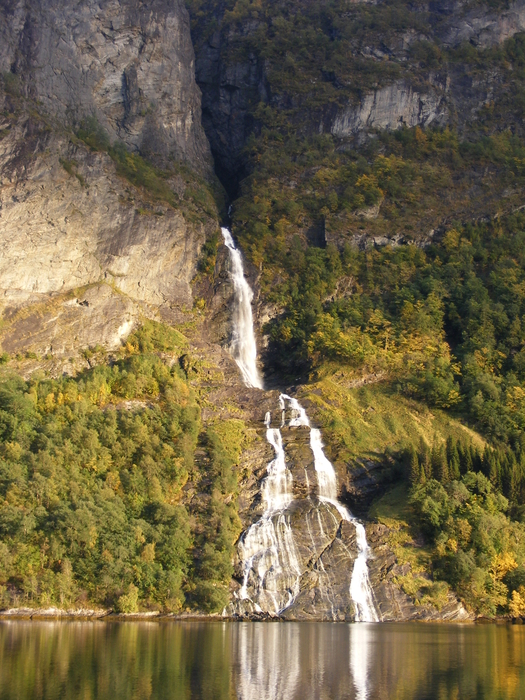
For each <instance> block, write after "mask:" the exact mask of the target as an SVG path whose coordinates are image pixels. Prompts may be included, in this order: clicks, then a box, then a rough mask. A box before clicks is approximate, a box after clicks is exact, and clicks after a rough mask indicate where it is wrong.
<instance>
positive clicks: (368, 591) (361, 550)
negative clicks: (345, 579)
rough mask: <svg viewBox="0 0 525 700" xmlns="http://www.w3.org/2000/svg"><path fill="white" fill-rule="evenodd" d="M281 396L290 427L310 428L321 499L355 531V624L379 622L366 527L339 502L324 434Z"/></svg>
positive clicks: (352, 595) (295, 403)
mask: <svg viewBox="0 0 525 700" xmlns="http://www.w3.org/2000/svg"><path fill="white" fill-rule="evenodd" d="M281 397H282V399H284V400H287V401H289V403H290V406H291V409H292V418H291V420H290V422H289V424H288V425H290V426H293V425H305V426H308V427H309V428H310V447H311V449H312V453H313V455H314V466H315V472H316V475H317V483H318V485H319V500H320V501H324V502H325V503H330V504H331V505H333V506H334V508H336V509H337V511H338V512H339V514H340V516H341V517H342V518H343V520H347V521H349V522H351V523H352V524H353V525H354V527H355V530H356V544H357V559H356V560H355V562H354V568H353V571H352V578H351V579H350V598H351V599H352V601H353V603H354V605H355V610H356V616H355V620H356V622H378V621H379V618H378V616H377V613H376V609H375V605H374V599H373V595H372V588H371V586H370V580H369V578H368V564H367V560H368V557H369V555H370V548H369V546H368V542H367V541H366V532H365V528H364V527H363V525H362V523H360V522H359V521H358V520H356V519H355V518H354V517H353V516H352V515H351V514H350V512H349V511H348V509H347V508H346V507H345V506H344V505H343V504H342V503H339V501H338V500H337V477H336V474H335V469H334V468H333V466H332V463H331V462H330V461H329V460H328V459H327V457H326V455H325V453H324V451H323V442H322V439H321V431H320V430H318V429H317V428H311V427H310V421H309V419H308V416H307V414H306V411H305V409H304V408H303V407H302V406H301V404H300V403H299V402H298V401H297V399H294V398H292V397H291V396H287V395H286V394H281Z"/></svg>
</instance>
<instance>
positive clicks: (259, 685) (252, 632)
mask: <svg viewBox="0 0 525 700" xmlns="http://www.w3.org/2000/svg"><path fill="white" fill-rule="evenodd" d="M234 634H235V636H236V637H237V644H236V646H237V649H238V654H239V666H240V669H241V673H240V674H239V676H238V685H237V697H238V698H239V700H285V699H286V700H288V699H289V698H295V697H297V695H296V691H297V689H298V686H299V682H300V678H301V670H302V669H301V661H300V649H299V639H298V637H297V634H296V630H294V629H293V628H292V627H291V626H288V625H277V624H273V625H272V624H269V625H261V624H257V623H255V624H252V623H241V624H240V625H239V626H238V628H237V629H236V630H234Z"/></svg>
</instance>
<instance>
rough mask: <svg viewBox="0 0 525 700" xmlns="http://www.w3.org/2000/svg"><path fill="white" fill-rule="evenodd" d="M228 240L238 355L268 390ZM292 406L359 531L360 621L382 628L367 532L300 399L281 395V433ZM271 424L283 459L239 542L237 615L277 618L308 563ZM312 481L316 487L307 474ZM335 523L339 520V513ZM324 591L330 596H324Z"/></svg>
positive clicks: (332, 490)
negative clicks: (263, 614)
mask: <svg viewBox="0 0 525 700" xmlns="http://www.w3.org/2000/svg"><path fill="white" fill-rule="evenodd" d="M222 234H223V237H224V242H225V244H226V246H227V247H228V250H229V252H230V260H231V266H232V271H231V277H232V280H233V286H234V293H235V308H234V314H233V340H232V344H231V351H232V354H233V357H234V358H235V360H236V362H237V364H238V366H239V368H240V370H241V372H242V376H243V379H244V382H245V384H246V385H247V386H249V387H253V388H259V389H262V379H261V377H260V375H259V372H258V369H257V348H256V344H255V334H254V330H253V316H252V308H251V302H252V299H253V293H252V291H251V289H250V286H249V285H248V283H247V282H246V280H245V278H244V272H243V264H242V257H241V254H240V252H239V251H238V250H237V248H236V247H235V244H234V242H233V239H232V236H231V234H230V232H229V231H228V229H226V228H223V229H222ZM286 401H288V403H289V405H290V408H291V410H292V418H291V420H290V421H289V426H290V427H299V426H306V427H308V428H310V448H311V451H312V454H313V457H314V466H315V472H316V476H317V482H318V485H319V501H320V502H321V503H325V504H330V505H331V506H333V507H334V508H335V509H336V511H337V512H338V513H339V515H340V516H341V518H342V519H343V520H346V521H348V522H351V523H353V524H354V526H355V529H356V543H357V552H358V555H357V558H356V559H355V561H354V566H353V570H352V577H351V581H350V590H349V592H350V598H351V600H352V602H353V603H354V608H355V614H354V618H355V620H356V622H377V621H378V617H377V613H376V611H375V607H374V602H373V597H372V591H371V587H370V582H369V579H368V566H367V559H368V555H369V548H368V544H367V541H366V533H365V529H364V527H363V525H362V524H361V523H359V522H358V521H357V520H356V519H355V518H353V517H352V516H351V515H350V513H349V512H348V510H347V509H346V508H345V507H344V506H343V505H342V504H341V503H339V501H338V500H337V481H336V474H335V471H334V468H333V466H332V464H331V463H330V462H329V460H328V459H327V458H326V456H325V454H324V452H323V443H322V440H321V433H320V431H319V430H317V429H315V428H311V426H310V421H309V419H308V416H307V414H306V410H305V409H304V408H303V407H302V406H301V405H300V404H299V402H298V401H297V399H294V398H292V397H290V396H287V395H286V394H281V396H280V397H279V409H280V411H281V416H282V421H281V427H284V425H285V408H286ZM265 422H266V427H267V430H266V439H267V440H268V442H269V443H270V445H271V446H272V447H273V450H274V452H275V458H274V459H273V460H272V461H271V462H270V463H269V464H268V467H267V476H266V478H265V479H264V481H263V483H262V486H261V496H262V501H263V505H264V513H263V515H262V517H261V518H260V519H259V520H258V521H257V522H256V523H254V524H253V525H252V526H251V527H250V528H248V530H246V531H245V533H244V534H243V535H242V537H241V539H240V541H239V557H240V560H241V562H242V567H243V583H242V586H241V588H240V590H239V592H238V594H237V596H236V598H237V603H236V604H234V605H233V609H235V610H237V611H240V612H248V611H253V610H255V611H258V612H270V613H280V612H282V611H283V610H285V609H286V608H287V607H289V606H290V605H291V604H292V603H293V602H294V600H295V599H296V597H297V595H298V594H299V592H300V579H301V576H302V574H304V573H305V572H306V569H305V563H304V562H303V563H302V562H301V561H300V558H299V556H298V551H297V546H296V543H295V541H294V531H293V528H292V524H291V516H292V512H291V511H292V509H291V508H290V506H291V504H292V502H293V496H292V489H291V486H292V474H291V472H290V470H289V469H288V468H287V466H286V457H285V452H284V448H283V443H282V436H281V431H280V430H279V429H276V428H271V425H270V423H271V415H270V414H269V413H267V415H266V420H265ZM305 477H306V481H307V483H309V482H308V474H307V472H306V470H305ZM332 517H333V518H334V519H335V516H334V515H333V514H332ZM306 522H307V527H308V530H309V534H310V537H311V540H312V546H313V551H314V552H315V542H314V538H313V535H312V533H311V530H310V525H309V521H308V515H307V516H306ZM319 524H320V531H321V533H323V527H322V522H321V520H320V519H319ZM317 562H318V569H319V571H320V577H321V578H322V579H323V580H324V581H328V583H329V577H328V574H327V572H326V570H325V567H324V564H323V561H322V558H321V557H318V559H317ZM323 585H324V584H323ZM321 592H322V593H323V591H321ZM325 595H326V591H325ZM328 598H329V596H328ZM330 606H331V612H332V617H334V608H333V605H332V604H331V603H330ZM334 619H335V618H334Z"/></svg>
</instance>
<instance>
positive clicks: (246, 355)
mask: <svg viewBox="0 0 525 700" xmlns="http://www.w3.org/2000/svg"><path fill="white" fill-rule="evenodd" d="M221 231H222V236H223V238H224V243H225V245H226V247H227V248H228V250H229V252H230V262H231V272H230V276H231V279H232V282H233V290H234V299H235V304H234V308H233V319H232V320H233V337H232V342H231V346H230V350H231V353H232V355H233V358H234V360H235V362H236V363H237V364H238V366H239V369H240V370H241V374H242V378H243V379H244V383H245V384H246V386H249V387H254V388H255V389H262V388H263V383H262V379H261V375H260V374H259V370H258V368H257V345H256V343H255V333H254V330H253V314H252V300H253V292H252V290H251V288H250V285H249V284H248V282H247V281H246V279H245V278H244V269H243V264H242V257H241V253H240V251H239V250H238V249H237V248H236V247H235V243H234V242H233V238H232V235H231V233H230V232H229V231H228V229H227V228H222V229H221Z"/></svg>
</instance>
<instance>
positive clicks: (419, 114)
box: [331, 81, 447, 138]
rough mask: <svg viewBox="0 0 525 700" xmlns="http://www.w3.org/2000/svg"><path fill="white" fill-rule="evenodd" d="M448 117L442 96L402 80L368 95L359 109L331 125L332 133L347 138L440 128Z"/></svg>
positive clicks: (352, 109) (342, 114) (343, 113)
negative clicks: (373, 131) (404, 129)
mask: <svg viewBox="0 0 525 700" xmlns="http://www.w3.org/2000/svg"><path fill="white" fill-rule="evenodd" d="M446 114H447V112H446V106H445V102H444V99H443V95H442V94H440V93H439V92H436V91H429V92H427V93H421V92H418V91H417V90H415V89H414V88H413V87H412V86H411V85H410V84H408V83H407V82H405V81H398V82H396V83H393V84H392V85H388V86H387V87H384V88H381V89H380V90H376V91H375V92H370V93H368V94H367V95H365V96H364V97H363V98H362V100H361V102H360V104H359V105H358V106H357V107H348V108H346V109H345V110H342V111H341V112H339V113H338V114H337V115H336V117H335V119H334V120H333V121H332V123H331V132H332V134H333V135H334V136H337V137H339V138H343V137H347V136H354V135H356V134H359V133H360V132H363V131H365V130H368V129H376V130H379V129H390V130H392V129H398V128H399V127H400V126H407V127H414V126H427V125H429V124H435V125H436V124H439V123H440V122H444V121H446Z"/></svg>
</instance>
